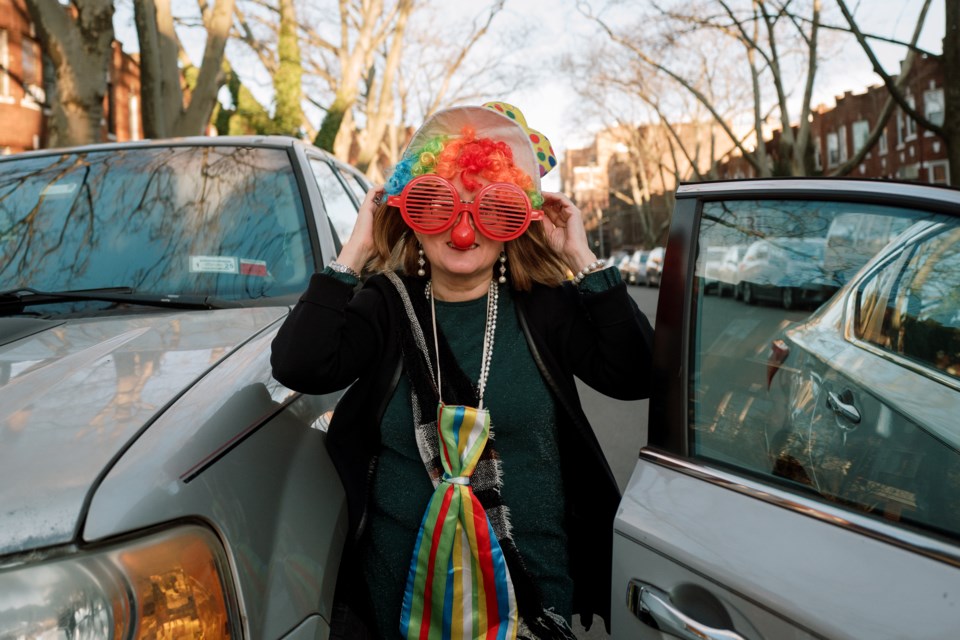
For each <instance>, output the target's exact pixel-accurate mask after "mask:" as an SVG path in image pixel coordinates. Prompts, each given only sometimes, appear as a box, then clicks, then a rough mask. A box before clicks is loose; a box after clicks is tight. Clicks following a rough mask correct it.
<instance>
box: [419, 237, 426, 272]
mask: <svg viewBox="0 0 960 640" xmlns="http://www.w3.org/2000/svg"><path fill="white" fill-rule="evenodd" d="M417 254H418V256H419V257H418V258H417V265H418V266H419V267H420V268H419V269H417V275H418V276H420V277H421V278H422V277H423V276H425V275H427V272H426V270H425V269H424V268H423V267H424V265H425V264H427V261H426V259H425V258H424V257H423V247H422V246H420V244H419V243H417Z"/></svg>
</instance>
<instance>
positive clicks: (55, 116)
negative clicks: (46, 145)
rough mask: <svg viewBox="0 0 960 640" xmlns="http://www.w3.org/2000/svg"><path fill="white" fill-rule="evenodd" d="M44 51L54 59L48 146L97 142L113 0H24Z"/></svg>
mask: <svg viewBox="0 0 960 640" xmlns="http://www.w3.org/2000/svg"><path fill="white" fill-rule="evenodd" d="M27 8H28V9H29V11H30V17H31V19H32V20H33V23H34V24H35V25H36V28H37V35H38V36H39V38H40V42H41V43H42V44H43V48H44V51H46V53H47V54H48V55H49V56H50V60H51V61H52V62H53V67H54V74H55V81H54V85H53V87H54V89H55V91H56V94H55V95H51V96H48V97H47V103H48V105H49V106H50V108H51V110H52V114H51V118H50V144H51V146H69V145H77V144H84V143H90V142H97V141H99V139H100V131H101V121H102V120H103V99H104V96H105V95H106V93H107V71H108V68H109V64H110V58H111V55H112V49H111V46H112V43H113V2H112V0H71V2H69V3H66V4H65V3H61V2H59V1H58V0H27Z"/></svg>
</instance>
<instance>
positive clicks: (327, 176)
mask: <svg viewBox="0 0 960 640" xmlns="http://www.w3.org/2000/svg"><path fill="white" fill-rule="evenodd" d="M310 168H311V169H312V170H313V177H314V178H316V180H317V186H318V187H319V188H320V197H321V198H323V206H324V209H326V212H327V218H328V219H329V220H330V228H331V229H332V230H333V237H334V240H335V242H334V244H336V246H337V252H339V251H340V249H341V248H342V247H343V243H344V242H346V241H347V238H349V237H350V234H351V233H352V232H353V227H354V225H356V224H357V207H356V205H355V204H354V203H353V200H352V199H351V198H350V194H348V193H347V190H346V188H345V187H344V186H343V182H341V181H340V178H339V177H337V175H336V173H335V172H334V169H333V167H331V166H330V165H329V164H328V163H327V162H324V161H323V160H319V159H317V158H311V159H310Z"/></svg>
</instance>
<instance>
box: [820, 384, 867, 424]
mask: <svg viewBox="0 0 960 640" xmlns="http://www.w3.org/2000/svg"><path fill="white" fill-rule="evenodd" d="M827 406H828V407H830V410H831V411H833V412H834V413H835V414H837V415H838V416H841V417H843V418H845V419H847V420H849V421H850V422H852V423H854V424H860V411H858V410H857V408H856V407H855V406H854V404H853V398H852V394H851V393H850V392H849V391H844V392H843V394H838V393H835V392H833V391H830V392H828V393H827Z"/></svg>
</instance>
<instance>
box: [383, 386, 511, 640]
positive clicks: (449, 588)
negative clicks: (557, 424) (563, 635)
mask: <svg viewBox="0 0 960 640" xmlns="http://www.w3.org/2000/svg"><path fill="white" fill-rule="evenodd" d="M437 428H438V430H439V436H440V438H439V444H440V460H441V463H442V464H443V470H444V474H443V479H442V480H441V482H440V483H439V484H438V485H437V488H436V489H435V490H434V492H433V496H431V498H430V502H429V504H428V505H427V510H426V512H425V513H424V514H423V520H422V522H421V523H420V533H419V535H418V536H417V543H416V545H415V546H414V549H413V556H412V558H411V560H410V572H409V573H408V574H407V586H406V592H405V593H404V596H403V609H402V611H401V615H400V632H401V633H402V634H403V635H404V637H406V638H407V639H408V640H414V639H417V640H465V639H467V638H485V639H489V640H493V639H497V640H513V639H515V638H516V637H517V602H516V597H515V595H514V592H513V583H511V581H510V572H509V571H508V569H507V563H506V560H505V559H504V557H503V552H502V550H501V549H500V544H499V543H498V542H497V538H496V536H495V535H494V533H493V529H492V527H491V526H490V522H489V521H488V520H487V514H486V513H485V512H484V510H483V506H482V505H481V504H480V501H479V500H477V497H476V496H475V495H474V494H473V489H471V488H470V475H471V474H472V473H473V470H474V469H475V468H476V466H477V461H478V460H480V454H481V453H483V448H484V446H485V445H486V443H487V438H488V437H489V434H490V414H489V413H488V412H487V411H486V410H485V409H475V408H473V407H465V406H463V405H451V406H447V405H444V404H443V403H440V404H439V405H438V407H437Z"/></svg>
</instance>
